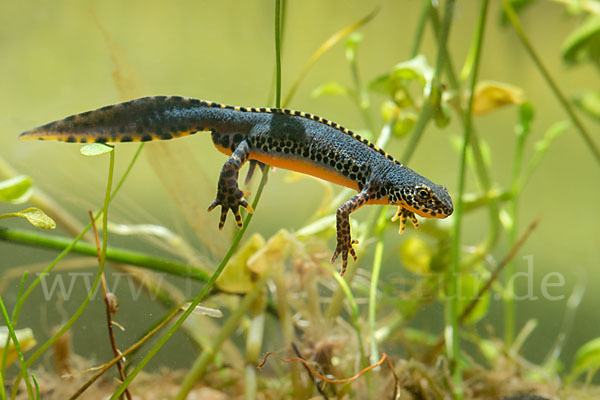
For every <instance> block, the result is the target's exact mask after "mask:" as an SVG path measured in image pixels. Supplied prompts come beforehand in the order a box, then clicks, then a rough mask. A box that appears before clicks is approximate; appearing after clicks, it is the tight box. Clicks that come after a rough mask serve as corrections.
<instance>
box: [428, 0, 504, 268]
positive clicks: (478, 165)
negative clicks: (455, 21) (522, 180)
mask: <svg viewBox="0 0 600 400" xmlns="http://www.w3.org/2000/svg"><path fill="white" fill-rule="evenodd" d="M430 15H431V22H432V25H433V28H434V31H435V33H436V38H438V44H440V43H441V42H440V40H439V37H440V29H441V28H440V22H439V16H438V12H437V10H436V9H435V8H434V9H432V11H431V13H430ZM476 41H477V38H476V37H474V39H473V45H472V46H471V49H470V50H469V60H468V63H469V70H472V67H473V62H474V59H473V56H474V47H475V44H476ZM446 74H447V77H448V82H449V85H450V88H451V89H452V90H454V91H455V92H456V93H461V88H460V82H459V80H458V79H457V78H456V73H455V71H454V67H453V65H452V58H451V56H450V54H448V52H447V51H446ZM453 105H454V106H455V109H456V111H457V112H458V114H459V115H460V121H461V122H462V124H463V127H464V124H465V121H466V116H465V111H464V110H463V108H462V106H461V104H460V102H458V101H457V102H453ZM469 145H470V146H471V151H472V153H473V161H474V168H473V170H474V172H475V176H476V177H477V179H478V183H479V185H480V186H481V188H482V189H483V192H484V196H485V197H487V198H489V201H488V202H487V206H488V215H489V221H490V224H489V227H488V234H487V235H486V238H485V241H484V242H483V244H481V245H479V246H478V247H477V249H476V251H475V252H474V253H473V254H472V255H471V256H470V257H469V258H468V259H467V260H465V261H464V262H463V268H465V269H469V268H470V267H471V266H472V265H473V264H475V263H476V262H478V261H480V260H481V259H482V258H483V257H484V256H485V255H486V254H488V253H489V252H490V251H491V250H492V248H493V247H494V246H495V245H496V243H497V241H498V236H499V233H500V221H499V219H498V213H499V210H500V206H499V200H497V199H496V197H495V196H493V195H492V194H493V191H494V190H493V186H492V181H491V178H490V174H489V172H488V169H487V167H486V165H485V161H484V157H483V152H482V150H481V145H480V141H479V136H478V134H477V130H476V129H475V128H474V127H472V128H471V141H470V143H469ZM465 210H466V209H465Z"/></svg>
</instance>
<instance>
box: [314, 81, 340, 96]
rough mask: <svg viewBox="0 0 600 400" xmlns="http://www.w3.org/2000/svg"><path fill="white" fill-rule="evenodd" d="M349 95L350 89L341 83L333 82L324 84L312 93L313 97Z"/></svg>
mask: <svg viewBox="0 0 600 400" xmlns="http://www.w3.org/2000/svg"><path fill="white" fill-rule="evenodd" d="M347 94H348V89H346V87H345V86H344V85H342V84H341V83H339V82H335V81H331V82H326V83H324V84H322V85H321V86H319V87H317V88H316V89H315V90H313V92H312V94H311V95H312V97H314V98H317V97H321V96H345V95H347Z"/></svg>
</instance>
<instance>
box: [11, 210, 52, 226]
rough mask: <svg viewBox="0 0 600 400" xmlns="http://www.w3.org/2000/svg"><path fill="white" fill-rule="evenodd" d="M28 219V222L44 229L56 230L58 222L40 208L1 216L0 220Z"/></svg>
mask: <svg viewBox="0 0 600 400" xmlns="http://www.w3.org/2000/svg"><path fill="white" fill-rule="evenodd" d="M13 217H19V218H26V219H27V221H29V223H30V224H31V225H33V226H35V227H36V228H42V229H54V228H56V222H54V220H53V219H52V218H50V217H49V216H47V215H46V214H45V213H44V212H43V211H42V210H40V209H39V208H35V207H31V208H27V209H25V210H23V211H19V212H15V213H7V214H2V215H0V219H3V218H13Z"/></svg>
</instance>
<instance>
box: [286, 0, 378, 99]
mask: <svg viewBox="0 0 600 400" xmlns="http://www.w3.org/2000/svg"><path fill="white" fill-rule="evenodd" d="M378 11H379V9H375V10H374V11H372V12H371V13H370V14H369V15H367V16H365V17H363V18H361V19H360V20H358V21H356V22H354V23H352V24H350V25H348V26H346V27H345V28H342V29H340V30H339V31H337V32H336V33H334V34H333V35H331V36H330V37H329V39H327V40H326V41H325V42H323V43H322V44H321V46H319V48H318V49H317V50H316V51H315V52H314V53H313V55H312V56H311V57H310V59H309V60H308V62H307V63H306V65H305V66H304V68H303V69H302V72H300V75H299V76H298V77H297V78H296V80H295V81H294V83H292V86H291V87H290V90H289V91H288V95H287V97H286V98H285V100H284V101H283V102H282V103H281V105H282V107H285V106H287V105H288V104H289V103H290V101H291V100H292V97H294V94H295V93H296V90H297V89H298V86H299V85H300V83H301V82H302V81H303V80H304V78H305V77H306V75H307V74H308V71H310V69H311V68H312V66H313V65H314V64H315V63H316V62H317V60H318V59H319V58H321V56H322V55H323V54H325V53H326V52H327V51H328V50H329V49H331V48H332V47H333V46H334V45H335V44H336V43H338V42H339V41H340V40H342V39H343V38H345V37H346V36H348V35H349V34H351V33H352V32H354V31H355V30H356V29H358V28H360V27H361V26H363V25H365V24H366V23H367V22H369V21H370V20H371V19H373V17H375V15H376V14H377V12H378Z"/></svg>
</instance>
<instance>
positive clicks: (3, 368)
mask: <svg viewBox="0 0 600 400" xmlns="http://www.w3.org/2000/svg"><path fill="white" fill-rule="evenodd" d="M28 275H29V273H28V272H27V271H25V272H24V273H23V276H22V277H21V282H20V283H19V290H18V291H17V301H19V299H20V298H21V296H22V295H23V288H24V287H25V280H26V279H27V276H28ZM15 309H16V308H13V313H12V316H11V324H12V326H13V327H14V326H15V325H14V321H15ZM8 346H10V335H8V336H7V337H6V342H5V343H4V348H5V349H8ZM7 358H8V351H4V353H3V354H2V366H1V367H0V375H2V377H4V373H5V372H6V363H7ZM0 391H1V392H2V394H3V396H2V399H5V398H6V394H5V393H4V387H3V386H2V387H0Z"/></svg>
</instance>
